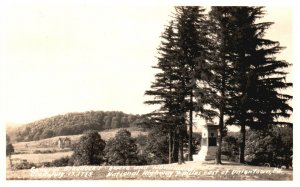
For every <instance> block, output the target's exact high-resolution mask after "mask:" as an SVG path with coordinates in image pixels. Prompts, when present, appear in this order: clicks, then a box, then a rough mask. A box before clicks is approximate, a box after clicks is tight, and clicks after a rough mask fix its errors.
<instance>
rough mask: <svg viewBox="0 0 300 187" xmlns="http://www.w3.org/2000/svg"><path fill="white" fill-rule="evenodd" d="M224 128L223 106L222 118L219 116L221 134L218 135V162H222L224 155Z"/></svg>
mask: <svg viewBox="0 0 300 187" xmlns="http://www.w3.org/2000/svg"><path fill="white" fill-rule="evenodd" d="M223 128H224V111H223V106H221V109H220V118H219V129H218V130H219V133H218V134H219V136H218V149H217V153H216V154H217V155H216V163H217V164H222V160H221V155H222V140H223Z"/></svg>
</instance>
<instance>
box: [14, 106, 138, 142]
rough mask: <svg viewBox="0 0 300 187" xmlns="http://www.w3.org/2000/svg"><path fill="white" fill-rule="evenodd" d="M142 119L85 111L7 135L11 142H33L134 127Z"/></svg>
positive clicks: (46, 121) (54, 118) (38, 122)
mask: <svg viewBox="0 0 300 187" xmlns="http://www.w3.org/2000/svg"><path fill="white" fill-rule="evenodd" d="M143 120H144V117H142V116H140V115H132V114H125V113H123V112H118V111H108V112H105V111H87V112H78V113H67V114H64V115H57V116H53V117H50V118H45V119H42V120H38V121H35V122H32V123H28V124H25V125H23V126H20V127H18V128H17V129H14V130H12V131H10V132H8V133H9V136H10V137H11V140H12V141H13V142H20V141H35V140H40V139H45V138H51V137H54V136H65V135H76V134H82V133H83V132H84V131H87V130H97V131H101V130H106V129H114V128H126V127H136V126H138V124H140V123H142V122H143Z"/></svg>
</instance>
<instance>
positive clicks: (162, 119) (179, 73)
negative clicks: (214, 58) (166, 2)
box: [145, 7, 208, 163]
mask: <svg viewBox="0 0 300 187" xmlns="http://www.w3.org/2000/svg"><path fill="white" fill-rule="evenodd" d="M203 12H204V9H202V8H200V7H175V16H174V22H170V25H169V26H168V27H167V28H166V31H165V32H164V33H163V34H162V39H163V41H162V43H161V46H160V48H159V49H158V52H159V54H160V56H159V57H158V65H157V66H156V67H155V68H157V69H160V70H161V72H160V73H158V74H156V75H155V78H156V81H155V82H153V84H152V86H151V88H152V90H148V91H146V95H152V96H155V98H154V100H150V101H146V102H145V103H147V104H160V105H161V108H160V109H159V110H158V111H156V112H154V113H152V119H153V120H152V121H155V122H156V124H161V125H164V126H165V127H166V128H167V129H168V131H169V132H168V134H169V162H170V163H171V162H172V159H173V161H177V160H178V162H179V163H182V162H183V139H184V137H185V135H186V134H187V127H186V122H187V121H188V122H189V125H188V127H189V128H188V129H189V132H188V134H189V160H192V132H193V131H192V129H193V112H194V111H195V109H196V107H195V105H196V104H195V101H196V99H195V95H196V91H197V92H198V93H199V92H200V91H199V89H198V88H199V85H198V84H197V83H198V80H199V79H201V78H203V77H204V76H203V74H205V70H206V69H205V68H204V67H206V56H207V47H206V46H207V35H208V32H207V29H206V28H207V27H206V16H205V15H204V13H203ZM206 71H207V70H206ZM197 99H198V100H201V99H202V97H200V96H199V94H198V97H197ZM198 103H200V102H198ZM202 103H204V102H202ZM199 106H200V108H201V109H202V108H203V105H199ZM198 108H199V107H198ZM202 111H203V110H202ZM187 112H188V113H189V119H188V120H186V113H187ZM155 115H156V116H157V117H156V118H153V116H155ZM177 152H178V155H177ZM171 155H172V156H171Z"/></svg>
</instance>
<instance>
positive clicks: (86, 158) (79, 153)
mask: <svg viewBox="0 0 300 187" xmlns="http://www.w3.org/2000/svg"><path fill="white" fill-rule="evenodd" d="M104 148H105V142H104V140H102V139H101V136H100V134H99V133H98V132H97V131H87V132H85V133H84V135H83V136H81V137H80V140H79V142H78V143H77V144H75V145H74V146H73V148H72V149H73V151H74V153H73V155H72V160H73V162H74V165H76V166H79V165H99V164H101V163H102V162H103V157H104V153H103V150H104Z"/></svg>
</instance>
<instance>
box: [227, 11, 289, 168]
mask: <svg viewBox="0 0 300 187" xmlns="http://www.w3.org/2000/svg"><path fill="white" fill-rule="evenodd" d="M263 15H264V10H263V7H230V19H229V20H228V24H229V25H232V33H233V35H232V36H233V37H232V41H233V43H234V45H233V46H232V47H233V48H232V49H231V51H232V53H231V55H232V56H233V57H234V60H233V66H234V69H235V70H234V72H235V77H237V79H235V81H236V82H235V85H236V87H235V88H234V91H235V97H233V98H232V100H231V102H230V103H231V104H230V106H231V110H230V111H229V116H230V119H229V121H228V122H229V123H231V124H237V125H239V126H241V144H240V162H241V163H243V162H244V151H245V136H246V126H249V127H250V128H255V129H268V128H270V126H271V125H276V124H289V123H287V122H285V121H284V120H283V121H282V120H278V118H279V117H284V118H285V117H289V116H290V114H289V112H290V111H292V108H291V107H290V106H289V105H288V103H287V102H288V100H289V99H291V98H292V96H290V95H287V94H283V93H281V92H280V90H283V89H286V88H288V87H290V86H292V84H291V83H286V82H285V78H286V74H287V73H286V72H285V68H287V67H288V66H289V64H288V63H287V62H285V61H280V60H276V58H275V57H274V55H276V54H277V53H279V52H280V51H281V50H282V47H280V45H279V42H275V41H272V40H268V39H265V38H264V35H265V30H266V29H268V28H269V27H270V26H271V25H272V23H270V22H263V23H256V21H257V19H259V18H261V17H263Z"/></svg>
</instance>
